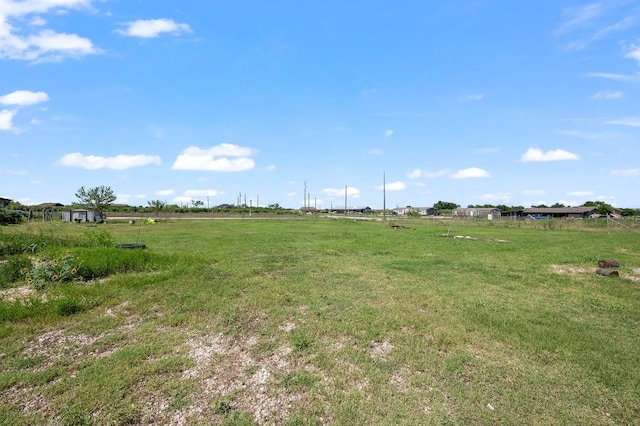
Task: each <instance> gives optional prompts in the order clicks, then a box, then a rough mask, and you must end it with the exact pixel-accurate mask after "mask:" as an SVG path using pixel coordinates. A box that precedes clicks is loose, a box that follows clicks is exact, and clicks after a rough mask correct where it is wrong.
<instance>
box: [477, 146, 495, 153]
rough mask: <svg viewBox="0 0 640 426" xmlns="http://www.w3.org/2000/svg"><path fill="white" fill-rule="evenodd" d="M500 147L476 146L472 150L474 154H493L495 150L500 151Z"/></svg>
mask: <svg viewBox="0 0 640 426" xmlns="http://www.w3.org/2000/svg"><path fill="white" fill-rule="evenodd" d="M500 150H501V148H500V147H499V146H495V147H487V148H477V149H474V150H473V152H475V153H476V154H493V153H496V152H500Z"/></svg>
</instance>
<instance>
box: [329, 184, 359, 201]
mask: <svg viewBox="0 0 640 426" xmlns="http://www.w3.org/2000/svg"><path fill="white" fill-rule="evenodd" d="M346 191H347V197H351V198H360V190H359V189H358V188H354V187H351V186H348V187H347V188H346ZM322 192H323V193H324V194H325V195H326V196H327V197H344V194H345V188H325V189H323V190H322Z"/></svg>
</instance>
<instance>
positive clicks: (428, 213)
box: [393, 206, 438, 216]
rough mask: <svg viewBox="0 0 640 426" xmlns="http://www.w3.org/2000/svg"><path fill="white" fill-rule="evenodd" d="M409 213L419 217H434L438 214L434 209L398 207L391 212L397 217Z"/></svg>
mask: <svg viewBox="0 0 640 426" xmlns="http://www.w3.org/2000/svg"><path fill="white" fill-rule="evenodd" d="M411 213H419V214H420V216H435V215H437V214H438V210H437V209H435V208H434V207H411V206H407V207H398V208H396V209H394V210H393V214H397V215H398V216H407V215H410V214H411Z"/></svg>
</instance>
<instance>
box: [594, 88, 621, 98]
mask: <svg viewBox="0 0 640 426" xmlns="http://www.w3.org/2000/svg"><path fill="white" fill-rule="evenodd" d="M591 99H606V100H612V99H622V92H613V91H611V90H602V91H600V92H597V93H595V94H594V95H593V96H591Z"/></svg>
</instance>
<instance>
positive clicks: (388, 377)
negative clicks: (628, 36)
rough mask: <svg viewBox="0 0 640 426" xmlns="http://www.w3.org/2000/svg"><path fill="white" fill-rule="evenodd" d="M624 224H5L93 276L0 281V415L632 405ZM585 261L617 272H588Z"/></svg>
mask: <svg viewBox="0 0 640 426" xmlns="http://www.w3.org/2000/svg"><path fill="white" fill-rule="evenodd" d="M138 222H141V221H138ZM633 226H636V228H635V231H636V232H637V229H638V228H637V225H635V224H634V225H633ZM636 232H634V230H633V229H628V228H623V227H617V226H615V225H611V226H609V225H608V224H606V225H605V224H603V223H602V222H595V221H594V222H588V221H584V222H582V221H555V222H552V221H548V222H546V221H545V222H544V223H543V221H536V222H534V223H524V222H507V221H505V222H500V221H495V222H487V221H469V222H465V221H461V220H434V221H431V220H426V219H420V220H418V219H416V220H407V221H403V222H402V223H401V226H396V227H392V226H390V224H389V223H386V222H376V221H354V220H348V219H338V220H328V219H317V218H310V219H308V220H306V219H299V220H259V221H257V220H202V221H185V220H180V221H179V220H161V221H160V222H159V223H157V224H153V225H147V224H142V223H136V224H135V225H129V224H128V223H127V222H126V221H122V222H121V223H119V222H114V223H107V224H104V225H99V226H97V227H96V226H84V225H82V224H75V223H60V222H54V223H32V224H25V225H20V226H11V227H3V228H0V243H2V244H4V245H5V246H6V245H7V244H8V242H11V241H13V240H15V239H16V238H17V235H18V234H20V235H22V236H24V235H26V236H27V237H29V236H32V237H33V239H34V240H37V241H44V240H46V241H47V243H46V244H44V243H39V245H36V246H34V245H32V246H28V247H29V248H30V251H29V252H28V253H26V254H24V256H29V258H30V259H36V258H37V259H38V260H40V261H41V262H45V261H47V262H51V264H54V263H55V264H56V265H57V264H58V263H59V262H62V260H60V259H63V256H64V255H65V253H67V255H69V256H71V255H74V256H77V259H81V260H82V262H80V260H78V265H79V266H78V268H83V267H84V268H85V270H87V271H88V270H91V271H94V272H93V274H94V275H92V276H93V278H92V279H90V280H85V281H82V282H71V283H57V284H56V283H48V284H46V285H44V286H43V288H42V289H41V290H33V289H32V287H29V286H25V283H24V280H18V281H16V282H12V283H7V282H5V283H0V289H1V290H0V291H1V293H0V294H1V295H2V299H1V300H0V348H1V349H0V367H1V372H0V424H6V425H33V424H60V425H79V424H100V425H103V424H172V425H187V424H188V425H191V424H203V425H208V424H239V425H252V424H256V425H266V424H278V425H280V424H285V425H316V424H318V425H320V424H335V425H357V424H362V425H370V424H389V425H400V424H404V425H417V424H425V425H429V424H434V425H435V424H545V425H546V424H583V425H589V424H592V425H603V424H605V425H606V424H612V425H613V424H634V423H637V422H638V419H639V418H640V396H639V394H638V389H640V375H639V374H637V372H638V371H639V370H640V334H639V333H638V330H639V329H640V235H638V233H636ZM47 238H48V239H47ZM76 240H77V241H82V242H83V245H82V246H81V247H80V246H79V247H77V248H76V247H74V246H73V243H71V242H73V241H76ZM51 241H59V242H60V245H59V246H58V245H57V244H54V243H52V242H51ZM87 241H90V242H93V243H95V244H87V243H86V242H87ZM112 243H118V244H122V243H136V244H137V243H143V244H144V245H145V246H146V249H132V250H125V249H118V248H114V247H113V246H114V244H112ZM1 247H2V245H0V248H1ZM27 251H28V250H27ZM5 257H6V259H5V264H6V265H8V264H9V263H8V262H6V261H7V260H8V259H9V257H10V256H5ZM47 259H48V260H47ZM600 259H616V260H618V261H619V263H620V267H619V268H618V272H619V275H620V276H619V277H614V276H607V277H604V276H600V275H597V274H596V273H595V270H596V267H597V265H598V261H599V260H600ZM34 261H35V260H34ZM74 268H75V266H74ZM95 271H98V272H95ZM99 271H105V272H104V273H99ZM107 272H108V273H107Z"/></svg>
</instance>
